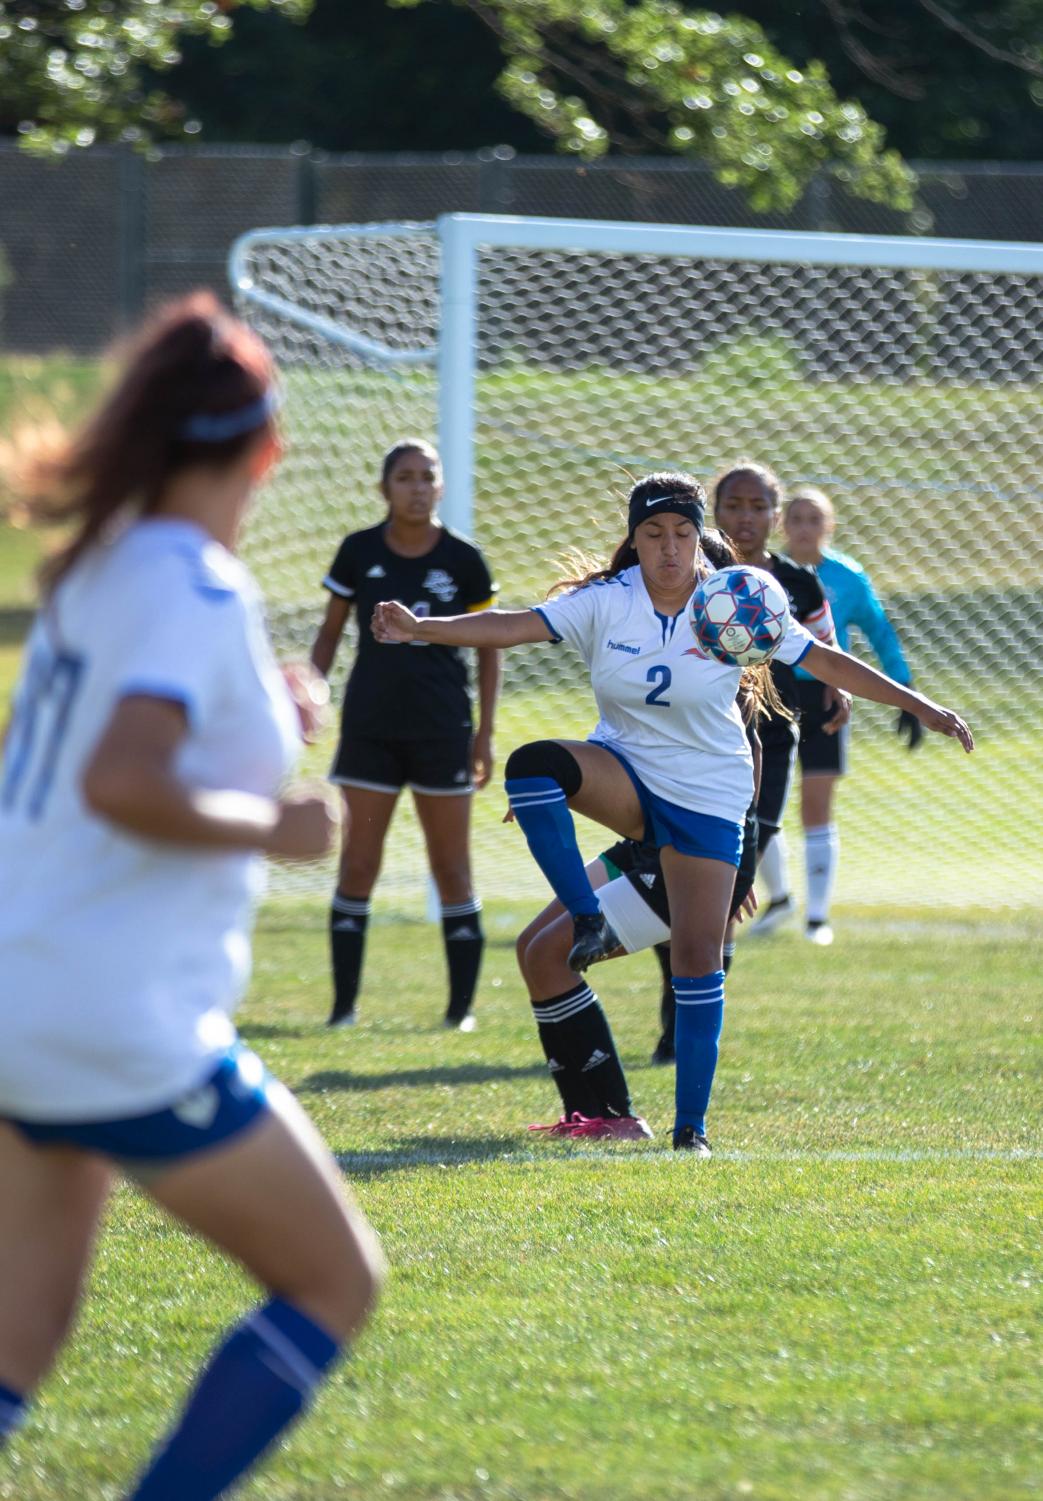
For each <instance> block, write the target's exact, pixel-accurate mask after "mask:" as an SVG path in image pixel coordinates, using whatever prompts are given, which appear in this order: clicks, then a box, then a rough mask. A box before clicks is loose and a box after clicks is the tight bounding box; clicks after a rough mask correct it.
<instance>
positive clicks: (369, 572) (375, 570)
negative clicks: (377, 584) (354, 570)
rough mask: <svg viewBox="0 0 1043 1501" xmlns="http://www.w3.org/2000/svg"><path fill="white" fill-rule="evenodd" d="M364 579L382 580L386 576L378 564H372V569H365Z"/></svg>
mask: <svg viewBox="0 0 1043 1501" xmlns="http://www.w3.org/2000/svg"><path fill="white" fill-rule="evenodd" d="M366 577H367V578H368V579H382V578H386V577H387V574H386V573H385V572H384V570H383V568H381V566H380V564H379V563H374V564H373V567H372V568H367V569H366Z"/></svg>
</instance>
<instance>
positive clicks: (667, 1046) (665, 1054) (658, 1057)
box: [649, 1035, 677, 1068]
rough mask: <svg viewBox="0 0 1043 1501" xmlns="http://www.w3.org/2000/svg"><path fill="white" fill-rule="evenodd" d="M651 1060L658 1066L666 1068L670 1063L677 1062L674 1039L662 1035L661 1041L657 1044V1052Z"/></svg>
mask: <svg viewBox="0 0 1043 1501" xmlns="http://www.w3.org/2000/svg"><path fill="white" fill-rule="evenodd" d="M649 1062H650V1063H653V1064H655V1066H656V1067H657V1068H660V1067H663V1068H665V1067H666V1065H667V1064H669V1063H676V1062H677V1051H676V1049H675V1048H674V1039H673V1038H672V1037H667V1036H665V1035H664V1036H663V1037H660V1039H659V1041H658V1042H657V1043H656V1045H655V1052H654V1053H653V1054H652V1057H651V1058H650V1060H649Z"/></svg>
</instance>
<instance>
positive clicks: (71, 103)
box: [0, 0, 313, 154]
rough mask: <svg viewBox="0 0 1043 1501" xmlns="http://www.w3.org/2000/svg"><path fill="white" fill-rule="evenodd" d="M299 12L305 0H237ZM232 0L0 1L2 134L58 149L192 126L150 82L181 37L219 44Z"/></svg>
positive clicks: (226, 32)
mask: <svg viewBox="0 0 1043 1501" xmlns="http://www.w3.org/2000/svg"><path fill="white" fill-rule="evenodd" d="M242 3H243V4H245V5H247V6H249V7H250V8H251V9H253V10H268V9H271V10H274V11H278V12H281V13H282V14H283V15H285V16H287V17H289V18H291V19H293V20H304V19H305V18H306V17H307V15H308V13H309V12H310V10H311V7H312V3H313V0H242ZM239 4H240V0H179V3H177V4H168V3H166V0H14V3H8V0H0V134H14V133H15V132H17V134H18V135H20V136H21V138H22V140H23V142H24V143H25V145H26V146H28V147H29V148H30V149H31V150H35V151H39V152H41V153H45V154H46V153H58V154H60V153H62V152H65V151H68V150H69V149H70V148H71V147H76V146H90V145H93V143H94V142H95V141H130V142H144V141H146V140H148V139H150V138H151V137H153V136H157V135H160V136H169V135H177V134H181V133H183V132H185V131H186V130H187V131H188V132H189V133H191V132H192V129H193V127H194V128H195V129H198V126H197V125H195V122H193V121H190V120H186V118H185V111H184V109H183V107H182V106H181V105H180V104H179V103H178V102H177V101H176V100H174V99H172V98H171V97H170V96H169V95H167V94H165V93H163V92H162V91H161V90H158V89H156V88H154V87H152V85H151V81H150V78H149V75H150V74H153V73H164V72H166V71H167V70H169V69H170V68H173V67H174V66H175V65H176V64H177V63H178V62H179V61H180V60H181V53H180V50H179V41H180V39H181V38H182V37H186V36H199V37H205V38H206V40H207V41H209V42H211V43H216V44H220V43H223V42H226V41H227V40H228V39H229V37H230V36H231V34H232V29H233V17H232V13H233V12H234V11H235V10H236V9H237V8H238V6H239Z"/></svg>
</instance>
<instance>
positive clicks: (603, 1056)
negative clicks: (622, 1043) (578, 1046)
mask: <svg viewBox="0 0 1043 1501" xmlns="http://www.w3.org/2000/svg"><path fill="white" fill-rule="evenodd" d="M607 1062H608V1054H607V1053H603V1052H602V1051H601V1049H600V1048H595V1049H594V1051H593V1052H592V1053H591V1055H590V1057H589V1058H588V1059H587V1061H586V1063H585V1064H584V1065H583V1068H582V1070H581V1072H582V1073H584V1074H586V1073H589V1072H590V1070H591V1069H592V1068H597V1066H598V1064H599V1063H607Z"/></svg>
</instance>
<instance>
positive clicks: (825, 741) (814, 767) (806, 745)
mask: <svg viewBox="0 0 1043 1501" xmlns="http://www.w3.org/2000/svg"><path fill="white" fill-rule="evenodd" d="M797 692H798V694H799V695H800V740H799V741H798V742H797V755H798V757H799V758H800V769H801V771H802V772H803V774H804V775H805V776H820V775H823V774H827V773H828V774H829V775H831V776H835V777H842V776H843V775H844V774H845V773H846V771H847V738H848V732H847V725H845V726H844V728H843V729H842V730H838V731H837V732H836V734H833V735H827V734H826V732H825V729H824V726H825V725H826V723H827V722H828V721H827V716H826V712H825V710H824V708H823V706H822V695H823V693H824V692H825V685H824V684H823V683H819V682H817V681H813V682H808V680H807V679H806V678H798V679H797Z"/></svg>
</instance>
